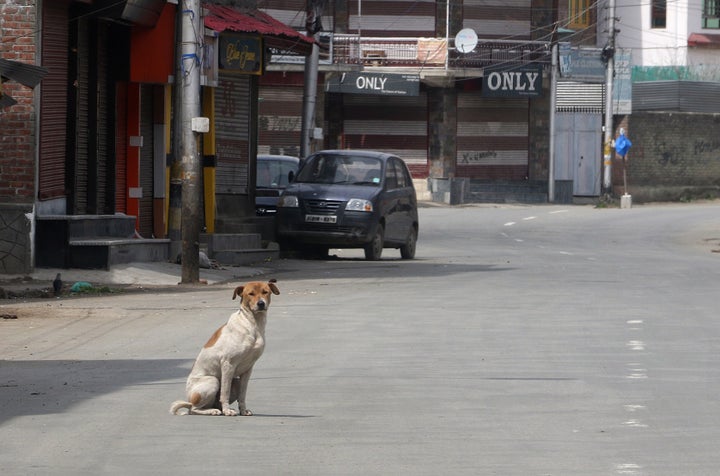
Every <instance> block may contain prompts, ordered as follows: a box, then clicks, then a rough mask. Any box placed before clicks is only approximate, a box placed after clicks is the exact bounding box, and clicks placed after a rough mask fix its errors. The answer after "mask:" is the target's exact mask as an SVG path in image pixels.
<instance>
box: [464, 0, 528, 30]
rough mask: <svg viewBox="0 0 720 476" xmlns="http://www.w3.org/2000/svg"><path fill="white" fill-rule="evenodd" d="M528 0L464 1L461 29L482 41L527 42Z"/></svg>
mask: <svg viewBox="0 0 720 476" xmlns="http://www.w3.org/2000/svg"><path fill="white" fill-rule="evenodd" d="M531 3H532V2H531V1H530V0H464V2H463V3H462V8H463V28H472V29H473V30H475V31H476V32H477V34H478V36H480V37H481V38H482V39H491V38H506V39H507V38H511V39H513V40H529V39H530V32H531V31H532V27H531V24H530V14H531V12H532V8H531V6H532V5H531Z"/></svg>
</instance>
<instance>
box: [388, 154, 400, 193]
mask: <svg viewBox="0 0 720 476" xmlns="http://www.w3.org/2000/svg"><path fill="white" fill-rule="evenodd" d="M385 188H387V189H388V190H394V189H396V188H398V181H397V175H396V174H395V165H394V161H393V160H390V161H388V162H387V164H386V165H385Z"/></svg>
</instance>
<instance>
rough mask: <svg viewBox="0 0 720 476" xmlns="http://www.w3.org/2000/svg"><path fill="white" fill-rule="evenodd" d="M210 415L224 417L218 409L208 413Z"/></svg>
mask: <svg viewBox="0 0 720 476" xmlns="http://www.w3.org/2000/svg"><path fill="white" fill-rule="evenodd" d="M208 415H214V416H217V415H222V412H221V411H220V410H218V409H217V408H213V409H211V410H210V413H208Z"/></svg>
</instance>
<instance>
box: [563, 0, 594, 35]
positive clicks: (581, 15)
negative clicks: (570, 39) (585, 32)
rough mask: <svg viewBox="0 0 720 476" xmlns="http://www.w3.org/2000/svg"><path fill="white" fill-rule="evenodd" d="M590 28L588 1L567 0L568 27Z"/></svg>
mask: <svg viewBox="0 0 720 476" xmlns="http://www.w3.org/2000/svg"><path fill="white" fill-rule="evenodd" d="M589 26H590V0H569V4H568V27H570V28H587V27H589Z"/></svg>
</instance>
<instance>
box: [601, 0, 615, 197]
mask: <svg viewBox="0 0 720 476" xmlns="http://www.w3.org/2000/svg"><path fill="white" fill-rule="evenodd" d="M608 20H609V21H608V43H607V45H606V46H605V48H604V49H603V52H602V55H603V59H604V60H605V61H607V65H606V68H605V146H604V157H603V166H604V167H603V190H604V192H605V193H606V194H610V192H611V191H612V158H613V153H612V151H613V147H612V141H613V105H612V100H613V93H612V88H613V79H614V78H613V77H614V76H615V0H608Z"/></svg>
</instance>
